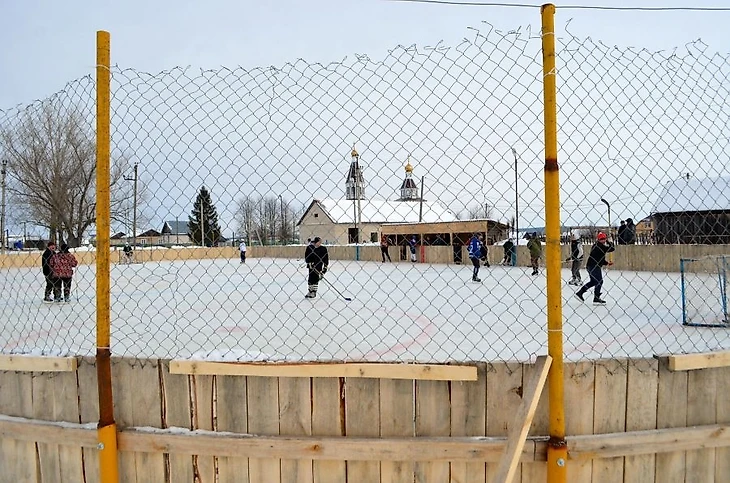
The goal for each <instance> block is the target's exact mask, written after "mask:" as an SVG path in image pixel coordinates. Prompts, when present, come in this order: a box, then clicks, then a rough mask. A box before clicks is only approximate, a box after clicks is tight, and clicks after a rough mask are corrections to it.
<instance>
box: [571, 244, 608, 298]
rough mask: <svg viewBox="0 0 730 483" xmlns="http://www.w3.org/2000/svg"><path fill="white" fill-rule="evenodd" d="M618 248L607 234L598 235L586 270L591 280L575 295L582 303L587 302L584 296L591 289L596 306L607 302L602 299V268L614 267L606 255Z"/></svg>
mask: <svg viewBox="0 0 730 483" xmlns="http://www.w3.org/2000/svg"><path fill="white" fill-rule="evenodd" d="M615 250H616V248H615V247H614V246H613V243H611V242H610V241H608V237H607V236H606V234H605V233H602V232H600V233H598V236H597V237H596V243H595V244H594V245H593V247H592V248H591V253H590V254H589V255H588V261H587V262H586V270H587V271H588V276H589V277H590V280H589V281H588V283H587V284H585V285H583V286H582V287H581V288H580V290H578V291H577V292H576V293H575V296H576V297H578V298H579V299H580V300H581V301H582V302H584V301H585V299H584V298H583V294H585V293H586V292H587V291H588V289H589V288H591V287H595V288H594V289H593V303H594V304H595V305H604V304H605V303H606V301H605V300H602V299H601V287H603V273H602V272H601V268H602V267H603V266H605V265H613V264H612V263H610V262H607V261H606V254H607V253H610V252H612V251H615Z"/></svg>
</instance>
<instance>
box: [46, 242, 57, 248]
mask: <svg viewBox="0 0 730 483" xmlns="http://www.w3.org/2000/svg"><path fill="white" fill-rule="evenodd" d="M46 246H47V247H55V246H56V242H54V241H53V240H51V241H49V242H48V244H47V245H46Z"/></svg>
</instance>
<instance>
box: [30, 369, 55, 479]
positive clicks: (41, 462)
mask: <svg viewBox="0 0 730 483" xmlns="http://www.w3.org/2000/svg"><path fill="white" fill-rule="evenodd" d="M54 375H55V374H54V373H52V372H36V373H33V417H34V418H36V419H42V420H45V421H55V417H54V416H55V415H54V414H53V385H54V384H53V377H54ZM37 447H38V468H39V470H40V481H61V460H60V459H59V456H58V445H57V444H53V443H38V445H37Z"/></svg>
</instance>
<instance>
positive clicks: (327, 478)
mask: <svg viewBox="0 0 730 483" xmlns="http://www.w3.org/2000/svg"><path fill="white" fill-rule="evenodd" d="M344 384H345V380H344V379H340V378H332V377H317V378H313V379H312V434H313V435H316V436H344V435H345V421H344V416H345V409H344V407H345V405H344V402H345V401H344V397H343V396H344V393H343V390H344ZM314 482H315V483H347V467H346V463H345V461H344V460H343V461H337V460H331V461H327V460H315V461H314Z"/></svg>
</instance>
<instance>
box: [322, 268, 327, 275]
mask: <svg viewBox="0 0 730 483" xmlns="http://www.w3.org/2000/svg"><path fill="white" fill-rule="evenodd" d="M325 273H327V267H326V266H325V267H322V275H324V274H325Z"/></svg>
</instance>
